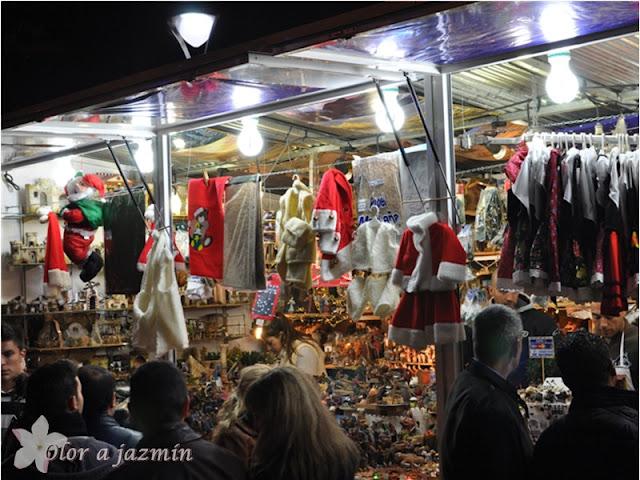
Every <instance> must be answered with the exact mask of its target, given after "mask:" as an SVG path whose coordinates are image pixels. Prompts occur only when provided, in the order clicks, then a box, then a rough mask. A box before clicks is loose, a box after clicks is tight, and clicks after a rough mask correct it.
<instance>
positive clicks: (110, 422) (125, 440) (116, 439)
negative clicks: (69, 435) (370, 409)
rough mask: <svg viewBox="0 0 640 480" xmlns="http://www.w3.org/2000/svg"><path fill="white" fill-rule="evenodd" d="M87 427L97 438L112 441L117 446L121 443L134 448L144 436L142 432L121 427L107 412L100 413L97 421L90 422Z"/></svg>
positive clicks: (125, 446)
mask: <svg viewBox="0 0 640 480" xmlns="http://www.w3.org/2000/svg"><path fill="white" fill-rule="evenodd" d="M87 429H88V431H89V434H90V435H93V436H94V437H95V438H96V439H98V440H102V441H103V442H107V443H110V444H111V445H113V446H115V447H117V448H120V446H121V445H124V448H133V447H135V446H136V445H137V444H138V442H139V441H140V439H141V438H142V434H141V433H140V432H138V431H136V430H131V429H130V428H125V427H121V426H120V424H119V423H118V422H116V420H115V419H114V418H113V417H112V416H110V415H107V414H103V415H100V416H99V417H98V418H97V419H96V421H94V422H91V423H88V424H87Z"/></svg>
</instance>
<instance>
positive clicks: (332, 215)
mask: <svg viewBox="0 0 640 480" xmlns="http://www.w3.org/2000/svg"><path fill="white" fill-rule="evenodd" d="M311 222H312V223H311V226H312V227H313V229H314V230H315V231H316V232H335V231H336V227H337V226H338V212H336V211H335V210H314V211H313V217H312V220H311Z"/></svg>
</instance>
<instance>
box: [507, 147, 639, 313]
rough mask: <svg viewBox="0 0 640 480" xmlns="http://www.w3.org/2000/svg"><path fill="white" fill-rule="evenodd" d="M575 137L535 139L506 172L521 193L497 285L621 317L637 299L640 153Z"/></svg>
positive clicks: (515, 195)
mask: <svg viewBox="0 0 640 480" xmlns="http://www.w3.org/2000/svg"><path fill="white" fill-rule="evenodd" d="M554 135H555V134H554ZM567 137H568V136H565V137H564V145H563V142H562V141H561V137H560V136H552V137H551V139H550V140H551V143H552V144H551V145H547V143H548V141H544V140H543V138H542V137H541V136H540V135H534V137H533V139H532V141H531V142H530V143H529V144H528V145H520V147H519V149H518V152H516V154H515V155H514V156H513V157H512V159H511V160H510V161H509V162H508V164H507V166H506V167H505V173H506V174H507V176H508V177H509V179H510V180H512V181H513V188H512V190H511V191H510V192H509V193H508V204H507V211H508V221H509V225H508V228H507V232H506V235H505V243H504V245H503V248H502V252H501V259H500V265H499V269H498V284H497V286H498V288H510V287H513V286H518V287H521V288H523V289H524V290H525V291H527V292H529V293H532V294H535V295H563V296H566V297H568V298H570V299H571V300H574V301H576V302H579V303H581V302H585V301H591V300H594V301H602V311H603V312H606V313H605V314H606V315H618V314H619V313H620V312H622V311H625V310H626V309H627V308H628V304H627V297H628V296H634V295H635V296H637V286H638V265H637V263H638V262H637V258H638V257H637V256H638V246H637V245H638V242H637V228H638V227H637V225H638V219H637V216H638V213H637V212H638V191H637V184H638V157H639V156H638V152H637V151H634V152H630V151H629V149H628V146H626V147H625V145H623V143H622V142H621V143H620V145H618V146H616V147H613V148H611V149H610V150H609V151H608V153H607V152H605V150H604V145H603V146H602V148H600V149H599V150H600V151H598V149H597V148H596V146H595V145H593V144H591V143H590V142H587V141H586V139H584V138H583V139H582V145H581V146H580V147H578V146H576V145H575V139H574V138H573V137H572V139H571V141H570V142H569V140H568V138H567ZM634 232H636V233H635V234H634Z"/></svg>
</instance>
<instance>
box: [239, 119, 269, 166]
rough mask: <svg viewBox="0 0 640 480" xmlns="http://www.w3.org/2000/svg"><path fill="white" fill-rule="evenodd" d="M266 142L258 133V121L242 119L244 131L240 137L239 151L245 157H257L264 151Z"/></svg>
mask: <svg viewBox="0 0 640 480" xmlns="http://www.w3.org/2000/svg"><path fill="white" fill-rule="evenodd" d="M263 146H264V140H263V139H262V135H260V132H259V131H258V119H257V118H250V117H245V118H243V119H242V131H241V132H240V135H238V149H239V150H240V153H242V154H243V155H244V156H245V157H255V156H256V155H258V154H259V153H260V152H261V151H262V147H263Z"/></svg>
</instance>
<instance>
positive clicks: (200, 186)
mask: <svg viewBox="0 0 640 480" xmlns="http://www.w3.org/2000/svg"><path fill="white" fill-rule="evenodd" d="M228 180H229V177H216V178H211V179H204V178H198V179H192V180H189V186H188V193H187V196H188V199H189V212H188V218H189V270H190V273H191V274H192V275H198V276H202V277H208V278H214V279H216V280H220V279H222V277H223V255H224V238H225V232H224V225H225V223H224V222H225V217H224V195H225V185H226V184H227V182H228Z"/></svg>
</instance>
